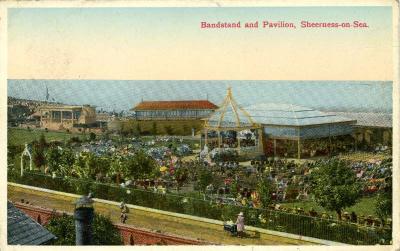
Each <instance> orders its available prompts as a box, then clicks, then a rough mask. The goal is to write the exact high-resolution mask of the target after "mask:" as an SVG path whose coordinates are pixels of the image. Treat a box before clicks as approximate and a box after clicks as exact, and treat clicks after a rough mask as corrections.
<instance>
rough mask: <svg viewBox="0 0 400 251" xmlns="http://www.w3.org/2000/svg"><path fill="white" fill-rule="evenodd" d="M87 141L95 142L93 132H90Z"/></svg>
mask: <svg viewBox="0 0 400 251" xmlns="http://www.w3.org/2000/svg"><path fill="white" fill-rule="evenodd" d="M89 140H90V141H94V140H96V134H95V133H94V132H91V133H90V134H89Z"/></svg>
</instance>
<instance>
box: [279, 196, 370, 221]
mask: <svg viewBox="0 0 400 251" xmlns="http://www.w3.org/2000/svg"><path fill="white" fill-rule="evenodd" d="M375 200H376V196H374V197H365V198H362V199H360V201H359V202H358V203H357V204H355V205H354V206H352V207H349V208H345V209H344V210H343V212H348V213H351V212H352V211H354V212H355V213H356V214H357V215H359V216H360V215H364V216H368V215H372V216H376V213H375ZM281 205H282V206H284V207H286V208H293V207H302V208H303V209H304V210H305V211H308V210H310V209H311V208H314V210H316V211H317V212H319V213H322V212H327V213H329V214H330V215H333V217H334V218H335V217H336V213H335V212H333V211H326V210H325V209H324V208H323V207H320V206H318V205H317V203H316V202H314V201H303V202H292V203H281Z"/></svg>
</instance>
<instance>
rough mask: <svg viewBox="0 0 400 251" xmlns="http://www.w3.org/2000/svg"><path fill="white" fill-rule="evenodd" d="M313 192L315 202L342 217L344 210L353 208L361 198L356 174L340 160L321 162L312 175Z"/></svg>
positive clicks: (339, 217)
mask: <svg viewBox="0 0 400 251" xmlns="http://www.w3.org/2000/svg"><path fill="white" fill-rule="evenodd" d="M311 192H312V193H313V194H314V196H315V201H316V202H317V203H318V204H319V205H320V206H321V207H323V208H325V209H326V210H333V211H335V212H336V213H337V216H338V219H339V220H340V219H341V218H342V217H341V216H342V209H343V208H346V207H350V206H353V205H354V204H356V202H357V200H358V199H359V198H360V194H361V193H360V192H361V186H360V183H358V182H357V179H356V174H355V173H354V172H353V171H352V170H351V169H350V167H348V166H347V164H346V162H345V161H343V160H339V159H336V158H335V159H331V160H329V161H325V162H320V163H319V164H318V166H317V167H316V168H315V169H314V170H313V172H312V173H311Z"/></svg>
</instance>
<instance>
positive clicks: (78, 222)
mask: <svg viewBox="0 0 400 251" xmlns="http://www.w3.org/2000/svg"><path fill="white" fill-rule="evenodd" d="M93 217H94V209H93V200H92V198H91V196H90V195H89V196H82V197H81V198H79V199H78V200H77V201H76V203H75V211H74V219H75V244H76V245H77V246H79V245H90V244H91V240H92V222H93Z"/></svg>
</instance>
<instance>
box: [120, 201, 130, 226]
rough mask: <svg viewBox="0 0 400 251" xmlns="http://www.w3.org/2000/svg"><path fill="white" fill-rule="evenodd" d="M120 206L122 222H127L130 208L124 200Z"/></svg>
mask: <svg viewBox="0 0 400 251" xmlns="http://www.w3.org/2000/svg"><path fill="white" fill-rule="evenodd" d="M119 208H120V209H121V216H120V220H121V223H122V224H125V222H126V220H127V219H128V215H127V213H128V212H129V208H128V207H127V206H126V204H125V203H124V202H121V205H120V206H119Z"/></svg>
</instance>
